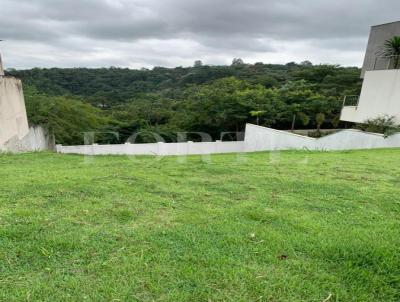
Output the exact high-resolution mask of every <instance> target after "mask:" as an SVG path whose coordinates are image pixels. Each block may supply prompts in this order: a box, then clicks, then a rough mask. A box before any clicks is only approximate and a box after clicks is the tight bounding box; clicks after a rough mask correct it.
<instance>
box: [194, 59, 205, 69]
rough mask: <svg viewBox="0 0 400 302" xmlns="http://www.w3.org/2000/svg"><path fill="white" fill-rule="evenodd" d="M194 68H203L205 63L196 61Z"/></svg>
mask: <svg viewBox="0 0 400 302" xmlns="http://www.w3.org/2000/svg"><path fill="white" fill-rule="evenodd" d="M193 66H194V67H201V66H203V62H202V61H201V60H196V61H194V65H193Z"/></svg>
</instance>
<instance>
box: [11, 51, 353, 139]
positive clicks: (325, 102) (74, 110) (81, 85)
mask: <svg viewBox="0 0 400 302" xmlns="http://www.w3.org/2000/svg"><path fill="white" fill-rule="evenodd" d="M8 74H9V75H13V76H16V77H18V78H21V79H22V81H23V84H24V92H25V99H26V106H27V111H28V117H29V121H30V122H31V123H32V124H44V125H46V126H48V127H49V129H50V130H51V131H52V132H53V133H54V134H55V135H56V140H57V142H58V143H62V144H81V143H83V132H89V131H93V132H96V133H97V134H96V136H95V140H96V141H97V142H102V143H105V142H108V143H117V142H125V141H126V140H127V139H128V138H129V137H130V136H131V135H132V134H133V133H138V132H140V134H139V135H138V136H137V137H136V142H152V141H154V140H155V138H154V136H153V135H152V133H154V132H155V133H158V134H159V135H161V136H162V137H163V138H164V139H165V140H166V141H176V140H177V139H178V137H177V133H178V132H185V131H187V132H206V133H209V134H210V135H211V137H212V139H219V138H220V133H221V132H240V131H243V130H244V126H245V123H246V122H251V123H258V124H260V125H263V126H270V127H274V128H278V129H291V128H296V129H299V128H308V129H310V128H313V129H319V128H321V127H323V128H324V127H325V128H337V127H341V126H342V125H340V121H339V113H340V109H341V105H342V98H343V96H344V95H356V94H359V92H360V88H361V80H360V77H359V76H360V70H359V69H358V68H356V67H340V66H337V65H312V64H311V63H310V62H308V61H305V62H303V63H300V64H296V63H288V64H286V65H276V64H263V63H256V64H245V63H243V61H242V60H240V59H235V60H234V61H233V63H232V65H230V66H208V65H203V64H202V62H201V61H196V62H195V64H194V66H193V67H177V68H162V67H155V68H153V69H151V70H149V69H141V70H132V69H127V68H125V69H124V68H114V67H112V68H101V69H87V68H73V69H59V68H51V69H39V68H35V69H31V70H8ZM116 133H118V135H116ZM188 138H190V139H191V140H197V139H198V137H197V136H196V135H195V134H193V135H192V137H190V136H189V137H188ZM224 139H236V137H235V135H231V136H225V137H224Z"/></svg>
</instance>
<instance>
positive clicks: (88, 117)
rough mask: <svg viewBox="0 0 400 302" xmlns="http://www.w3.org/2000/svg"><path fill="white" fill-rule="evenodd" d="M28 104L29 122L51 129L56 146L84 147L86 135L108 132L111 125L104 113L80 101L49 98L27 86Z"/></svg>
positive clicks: (59, 97)
mask: <svg viewBox="0 0 400 302" xmlns="http://www.w3.org/2000/svg"><path fill="white" fill-rule="evenodd" d="M25 102H26V110H27V115H28V119H29V122H30V123H31V124H37V125H39V124H40V125H45V126H46V127H48V128H49V130H50V131H51V132H52V133H53V134H54V135H55V137H56V142H57V143H62V144H82V143H83V142H84V132H90V131H97V132H102V131H106V126H108V125H111V124H112V122H111V120H110V119H108V118H106V117H105V116H104V112H102V111H101V110H99V109H96V108H94V107H92V106H91V105H89V104H86V103H84V102H82V101H81V100H79V99H75V98H71V97H63V96H57V97H55V96H52V97H50V96H46V95H43V94H40V93H38V92H37V91H36V90H35V89H34V88H29V87H25Z"/></svg>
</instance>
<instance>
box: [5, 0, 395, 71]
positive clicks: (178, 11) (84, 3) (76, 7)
mask: <svg viewBox="0 0 400 302" xmlns="http://www.w3.org/2000/svg"><path fill="white" fill-rule="evenodd" d="M399 11H400V1H399V0H380V1H378V0H335V1H326V0H68V1H67V0H0V39H3V40H6V42H2V45H0V49H1V51H2V53H3V57H4V58H3V59H4V61H5V65H6V67H7V68H19V69H21V68H32V67H81V66H85V67H109V66H121V67H130V68H141V67H148V68H149V67H153V66H167V67H173V66H189V65H192V64H193V61H194V60H197V59H200V60H202V61H203V62H204V63H206V64H230V62H231V61H232V58H234V57H240V58H242V59H243V60H244V61H245V62H249V63H253V62H266V63H287V62H290V61H295V62H301V61H304V60H310V61H312V62H313V63H337V64H342V65H357V66H360V65H361V63H362V60H363V52H364V51H365V47H366V43H367V38H368V33H369V27H370V26H371V25H375V24H380V23H386V22H391V21H398V20H400V15H399Z"/></svg>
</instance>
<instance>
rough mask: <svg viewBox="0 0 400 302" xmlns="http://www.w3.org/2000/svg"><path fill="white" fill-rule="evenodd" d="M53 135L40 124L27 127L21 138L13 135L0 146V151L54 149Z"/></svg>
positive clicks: (14, 151)
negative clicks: (27, 130)
mask: <svg viewBox="0 0 400 302" xmlns="http://www.w3.org/2000/svg"><path fill="white" fill-rule="evenodd" d="M54 149H55V144H54V136H53V135H51V134H50V133H49V131H48V130H47V129H45V128H43V127H41V126H35V127H31V128H29V132H28V133H27V134H26V135H25V136H24V137H22V138H18V137H17V136H14V137H13V138H11V139H10V140H8V141H7V142H6V143H5V144H3V145H2V146H0V151H1V152H11V153H19V152H27V151H45V150H54Z"/></svg>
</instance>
